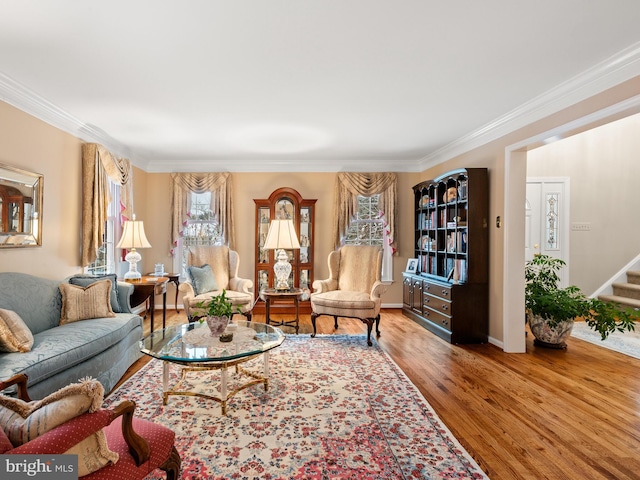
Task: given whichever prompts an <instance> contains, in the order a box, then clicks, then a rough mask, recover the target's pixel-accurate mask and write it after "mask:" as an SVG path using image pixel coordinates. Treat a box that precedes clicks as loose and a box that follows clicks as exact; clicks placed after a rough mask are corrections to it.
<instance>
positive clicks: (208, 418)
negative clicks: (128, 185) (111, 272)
mask: <svg viewBox="0 0 640 480" xmlns="http://www.w3.org/2000/svg"><path fill="white" fill-rule="evenodd" d="M269 365H270V369H271V374H270V382H269V388H268V390H267V391H266V392H265V390H264V386H263V385H262V384H259V385H254V386H252V387H249V388H247V389H245V390H242V391H240V392H239V393H237V394H236V395H235V396H234V397H232V399H231V400H230V401H229V403H228V410H227V415H226V416H222V415H221V408H220V405H219V404H218V403H217V402H215V401H213V400H210V399H204V398H200V397H194V396H170V397H169V401H168V404H167V405H166V406H163V405H162V394H161V389H162V362H160V361H157V360H152V361H151V362H149V364H148V365H146V366H145V367H143V368H142V369H141V370H140V371H139V372H138V373H136V374H135V375H134V376H133V377H132V378H131V379H129V380H128V381H127V382H126V383H124V384H123V385H122V386H121V387H120V388H119V389H118V390H117V391H116V392H114V393H112V394H111V395H110V396H109V397H108V398H107V399H106V401H105V404H106V405H110V404H114V403H117V402H119V401H121V400H125V399H130V400H134V401H135V402H136V404H137V408H136V416H139V417H142V418H146V419H149V420H152V421H154V422H157V423H161V424H163V425H166V426H168V427H169V428H171V429H173V430H174V431H175V432H176V447H177V449H178V451H179V452H180V455H181V457H182V477H181V478H183V479H270V480H275V479H318V480H320V479H335V480H338V479H371V480H373V479H409V478H412V479H418V478H419V479H435V478H447V479H451V478H455V479H462V478H467V479H484V478H487V477H486V475H485V474H484V473H483V472H482V470H481V469H480V468H479V467H478V465H477V464H476V463H475V461H474V460H473V459H472V458H471V457H470V456H469V454H468V453H467V452H466V451H465V450H464V448H463V447H462V446H461V445H460V443H459V442H458V441H457V440H456V439H455V438H454V437H453V436H452V435H451V433H450V432H449V430H448V429H447V428H446V426H445V425H444V424H443V423H442V422H441V420H440V419H439V418H438V416H437V415H436V414H435V412H434V411H433V409H432V408H431V407H430V406H429V404H428V403H427V401H426V400H425V399H424V397H423V396H422V395H421V394H420V392H419V391H418V389H417V388H416V387H415V386H414V385H413V384H412V383H411V382H410V381H409V379H408V378H407V377H406V376H405V374H404V373H403V372H402V371H401V370H400V368H399V367H398V366H397V365H396V364H395V363H394V362H393V360H392V359H391V358H390V357H389V356H388V355H387V354H386V353H384V352H383V351H382V350H381V349H380V348H379V347H378V345H377V344H376V343H375V342H374V346H372V347H367V343H366V337H365V336H363V335H350V336H349V335H323V336H318V337H316V338H310V337H309V335H289V336H287V338H286V339H285V341H284V343H283V344H282V346H280V347H279V348H276V349H275V350H272V351H271V353H270V362H269ZM243 366H244V367H245V368H247V369H250V370H255V371H256V372H261V370H262V357H260V358H259V359H254V360H251V361H250V362H247V363H245V364H243ZM219 373H220V372H218V371H206V372H191V373H189V374H188V376H187V379H188V381H189V383H190V385H189V388H192V389H194V390H195V391H201V392H207V393H209V394H211V393H215V392H217V389H218V384H219ZM178 377H179V366H177V365H172V366H171V381H172V382H175V381H177V380H178ZM230 378H231V379H230V382H229V387H230V390H231V389H233V387H234V385H235V383H234V382H238V381H239V380H243V379H244V377H241V376H240V375H238V374H235V373H234V374H232V375H230ZM157 472H158V473H157V474H158V476H157V477H156V476H153V475H152V476H150V477H148V478H149V479H152V478H153V479H155V478H164V477H163V476H162V475H163V474H162V472H160V471H159V470H158V471H157Z"/></svg>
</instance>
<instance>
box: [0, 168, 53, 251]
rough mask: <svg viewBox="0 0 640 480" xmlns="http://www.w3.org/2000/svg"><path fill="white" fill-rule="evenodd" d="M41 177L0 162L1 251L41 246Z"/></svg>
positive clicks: (42, 177) (42, 176) (42, 179)
mask: <svg viewBox="0 0 640 480" xmlns="http://www.w3.org/2000/svg"><path fill="white" fill-rule="evenodd" d="M43 182H44V175H41V174H39V173H34V172H29V171H27V170H22V169H19V168H15V167H11V166H9V165H4V164H1V163H0V248H18V247H39V246H41V245H42V189H43Z"/></svg>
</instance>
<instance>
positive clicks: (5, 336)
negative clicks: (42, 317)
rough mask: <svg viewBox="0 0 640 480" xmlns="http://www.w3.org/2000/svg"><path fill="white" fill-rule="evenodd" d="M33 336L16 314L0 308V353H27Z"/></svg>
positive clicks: (31, 344)
mask: <svg viewBox="0 0 640 480" xmlns="http://www.w3.org/2000/svg"><path fill="white" fill-rule="evenodd" d="M32 346H33V335H32V334H31V330H29V327H27V325H26V324H25V323H24V321H23V320H22V319H21V318H20V315H18V314H17V313H16V312H14V311H12V310H6V309H4V308H0V352H28V351H29V350H31V347H32Z"/></svg>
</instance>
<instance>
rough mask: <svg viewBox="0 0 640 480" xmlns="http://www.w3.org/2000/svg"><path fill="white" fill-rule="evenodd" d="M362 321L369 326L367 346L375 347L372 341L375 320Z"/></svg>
mask: <svg viewBox="0 0 640 480" xmlns="http://www.w3.org/2000/svg"><path fill="white" fill-rule="evenodd" d="M362 321H363V322H364V323H366V324H367V345H369V346H371V345H373V342H372V341H371V330H372V329H373V318H367V319H363V320H362Z"/></svg>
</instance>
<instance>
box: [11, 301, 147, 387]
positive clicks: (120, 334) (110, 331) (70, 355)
mask: <svg viewBox="0 0 640 480" xmlns="http://www.w3.org/2000/svg"><path fill="white" fill-rule="evenodd" d="M139 327H140V317H139V316H137V315H133V316H132V315H131V314H128V313H117V314H115V317H113V318H102V319H92V320H84V321H82V322H74V323H69V324H66V325H60V326H59V327H55V328H51V329H49V330H45V331H44V332H40V333H37V334H35V335H34V336H33V339H34V342H33V347H32V348H31V351H30V352H26V353H3V354H1V356H2V361H1V362H0V378H10V377H12V376H13V375H15V374H17V373H26V374H27V375H28V376H29V385H31V384H36V383H39V382H41V381H43V380H45V379H47V378H49V377H52V376H54V375H56V374H58V373H60V372H62V371H65V370H68V369H70V368H72V367H73V366H75V365H79V364H81V363H83V362H85V361H90V360H91V359H92V358H93V357H95V356H96V355H98V354H100V353H102V352H104V351H105V350H108V349H109V348H111V347H112V346H113V345H115V344H116V343H118V342H120V341H121V340H123V339H124V338H125V337H128V336H129V335H131V334H132V332H133V331H134V330H136V329H138V328H139ZM110 367H111V365H104V370H105V371H106V370H108V369H109V368H110ZM95 376H97V375H95ZM9 391H10V390H9Z"/></svg>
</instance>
